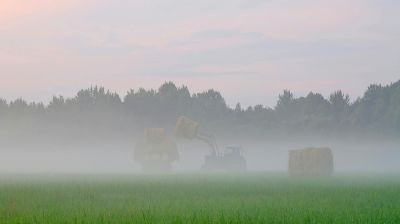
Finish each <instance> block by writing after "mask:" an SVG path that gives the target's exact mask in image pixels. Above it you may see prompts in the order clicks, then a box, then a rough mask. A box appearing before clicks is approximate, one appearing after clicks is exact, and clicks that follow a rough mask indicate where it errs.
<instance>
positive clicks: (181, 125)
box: [175, 116, 200, 139]
mask: <svg viewBox="0 0 400 224" xmlns="http://www.w3.org/2000/svg"><path fill="white" fill-rule="evenodd" d="M199 127H200V125H199V123H197V122H195V121H193V120H191V119H189V118H187V117H185V116H181V117H179V118H178V121H177V122H176V127H175V136H176V137H180V138H188V139H193V138H195V137H196V136H197V133H198V130H199Z"/></svg>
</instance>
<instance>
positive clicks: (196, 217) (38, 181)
mask: <svg viewBox="0 0 400 224" xmlns="http://www.w3.org/2000/svg"><path fill="white" fill-rule="evenodd" d="M0 223H29V224H32V223H98V224H101V223H400V178H399V176H398V175H386V176H378V175H373V176H370V175H339V176H336V177H333V178H309V179H293V178H289V177H286V176H285V175H279V174H263V173H258V174H248V175H223V174H216V175H203V174H193V175H189V174H185V175H168V176H128V175H126V176H109V177H104V176H102V177H98V176H63V177H60V176H57V177H50V176H46V177H45V176H40V177H27V176H25V177H23V176H4V175H3V176H1V177H0Z"/></svg>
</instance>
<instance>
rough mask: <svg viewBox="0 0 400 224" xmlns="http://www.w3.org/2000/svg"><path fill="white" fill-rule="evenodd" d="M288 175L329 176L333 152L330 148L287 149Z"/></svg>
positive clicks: (331, 171) (331, 168) (331, 170)
mask: <svg viewBox="0 0 400 224" xmlns="http://www.w3.org/2000/svg"><path fill="white" fill-rule="evenodd" d="M288 165H289V166H288V169H289V174H290V176H331V175H332V174H333V169H334V165H333V154H332V150H331V149H330V148H327V147H324V148H306V149H300V150H290V151H289V164H288Z"/></svg>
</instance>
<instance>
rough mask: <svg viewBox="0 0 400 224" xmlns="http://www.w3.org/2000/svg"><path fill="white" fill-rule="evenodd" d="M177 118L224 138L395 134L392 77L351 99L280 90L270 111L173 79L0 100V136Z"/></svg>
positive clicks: (134, 132) (67, 135)
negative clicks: (120, 89)
mask: <svg viewBox="0 0 400 224" xmlns="http://www.w3.org/2000/svg"><path fill="white" fill-rule="evenodd" d="M262 101H263V100H262V99H260V102H262ZM181 115H185V116H188V117H191V118H193V119H195V120H197V121H199V122H200V123H201V125H202V126H203V128H205V129H207V130H210V131H212V132H214V133H217V134H219V135H220V136H226V137H238V136H243V135H247V136H253V137H255V138H261V139H265V138H273V137H279V136H293V135H296V136H297V135H323V136H337V137H343V136H349V135H360V136H363V135H381V136H394V137H396V136H399V135H400V81H397V82H394V83H391V84H389V85H377V84H373V85H370V86H369V87H368V89H367V90H366V91H365V93H364V94H363V96H361V97H359V98H357V99H354V100H351V99H350V97H349V95H347V94H345V93H343V92H342V91H340V90H339V91H334V92H333V93H332V94H331V95H330V96H329V97H328V98H324V97H323V96H322V95H321V94H319V93H313V92H310V93H309V94H308V95H306V96H301V97H295V96H294V94H293V93H292V92H291V91H289V90H284V91H283V93H282V94H280V95H279V98H278V99H277V103H276V106H275V107H273V108H270V107H267V106H264V105H262V104H259V105H254V106H250V107H247V108H242V107H241V105H240V104H239V103H238V104H237V105H236V107H234V108H231V107H229V106H228V105H227V103H226V102H225V100H224V97H223V96H222V95H221V94H220V93H219V92H218V91H216V90H213V89H210V90H207V91H204V92H200V93H191V92H190V90H189V89H188V88H187V87H186V86H180V87H178V86H176V85H175V84H174V83H173V82H165V83H164V84H163V85H161V86H160V87H159V88H158V89H150V90H146V89H143V88H140V89H138V90H133V89H132V90H130V91H128V92H127V94H126V95H125V96H124V97H121V96H120V95H118V94H117V93H115V92H112V91H109V90H107V89H105V88H104V87H97V86H94V87H90V88H88V89H84V90H80V91H79V92H78V93H77V94H76V96H74V97H72V98H65V97H63V96H54V97H53V99H52V100H51V101H50V102H49V103H48V104H44V103H37V102H26V101H25V100H23V99H16V100H14V101H10V102H8V101H6V100H4V99H0V124H1V125H0V140H1V141H2V142H9V143H13V142H18V141H20V140H21V139H23V140H27V139H31V141H34V140H38V141H40V139H41V140H43V141H50V138H53V140H55V141H62V140H65V141H70V140H76V141H78V140H79V139H80V140H85V139H92V137H93V138H96V139H97V140H98V141H101V139H102V138H99V136H104V137H107V136H108V137H113V138H114V137H116V136H118V138H127V137H128V138H131V137H133V138H136V136H139V135H140V133H142V132H143V130H144V129H145V128H147V127H163V128H169V129H171V130H172V129H173V127H174V123H175V121H176V119H177V117H179V116H181ZM49 136H52V137H49ZM130 136H131V137H130Z"/></svg>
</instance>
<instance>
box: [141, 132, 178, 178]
mask: <svg viewBox="0 0 400 224" xmlns="http://www.w3.org/2000/svg"><path fill="white" fill-rule="evenodd" d="M134 156H135V160H136V161H138V162H139V163H140V164H141V165H142V168H143V170H146V171H168V170H170V169H171V168H172V163H173V162H174V161H177V160H178V159H179V153H178V148H177V146H176V143H175V142H174V141H172V140H171V139H170V138H168V137H167V135H166V133H165V130H164V129H162V128H149V129H146V130H145V132H144V139H143V140H142V141H139V142H138V143H137V144H136V146H135V154H134Z"/></svg>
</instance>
